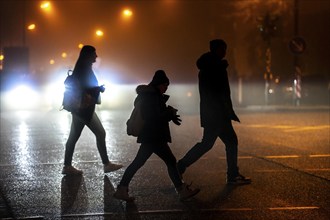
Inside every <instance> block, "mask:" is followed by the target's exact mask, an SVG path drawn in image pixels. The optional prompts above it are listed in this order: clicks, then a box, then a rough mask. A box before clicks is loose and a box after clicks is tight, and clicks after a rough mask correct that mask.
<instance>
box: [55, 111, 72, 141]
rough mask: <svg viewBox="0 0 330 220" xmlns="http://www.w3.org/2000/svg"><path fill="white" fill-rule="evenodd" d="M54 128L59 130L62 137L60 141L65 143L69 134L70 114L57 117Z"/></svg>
mask: <svg viewBox="0 0 330 220" xmlns="http://www.w3.org/2000/svg"><path fill="white" fill-rule="evenodd" d="M56 126H58V127H59V128H60V129H59V130H60V131H61V135H63V138H62V139H61V140H63V141H64V142H66V140H67V138H68V137H69V132H70V126H71V114H69V113H64V114H63V115H61V117H59V119H58V120H57V124H56Z"/></svg>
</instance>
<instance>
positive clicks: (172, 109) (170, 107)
mask: <svg viewBox="0 0 330 220" xmlns="http://www.w3.org/2000/svg"><path fill="white" fill-rule="evenodd" d="M167 109H168V110H170V112H171V114H172V115H173V116H174V117H175V116H176V113H177V112H178V110H177V109H175V108H173V107H172V106H170V105H169V106H167Z"/></svg>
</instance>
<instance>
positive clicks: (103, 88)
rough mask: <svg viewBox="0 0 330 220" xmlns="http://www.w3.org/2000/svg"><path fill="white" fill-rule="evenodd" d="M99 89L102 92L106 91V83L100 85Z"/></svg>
mask: <svg viewBox="0 0 330 220" xmlns="http://www.w3.org/2000/svg"><path fill="white" fill-rule="evenodd" d="M99 89H100V92H102V93H103V92H104V91H105V87H104V85H102V86H99Z"/></svg>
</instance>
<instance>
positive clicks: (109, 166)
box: [103, 162, 123, 173]
mask: <svg viewBox="0 0 330 220" xmlns="http://www.w3.org/2000/svg"><path fill="white" fill-rule="evenodd" d="M122 167H123V165H121V164H114V163H111V162H109V163H107V164H104V166H103V169H104V172H105V173H109V172H112V171H116V170H119V169H120V168H122Z"/></svg>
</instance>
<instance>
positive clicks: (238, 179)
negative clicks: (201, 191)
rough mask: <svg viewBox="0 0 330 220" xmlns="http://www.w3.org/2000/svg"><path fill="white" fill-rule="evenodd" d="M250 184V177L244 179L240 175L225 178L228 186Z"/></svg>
mask: <svg viewBox="0 0 330 220" xmlns="http://www.w3.org/2000/svg"><path fill="white" fill-rule="evenodd" d="M251 182H252V180H251V178H250V177H245V176H243V175H241V174H238V175H237V176H236V177H234V178H227V184H228V185H245V184H250V183H251Z"/></svg>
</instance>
